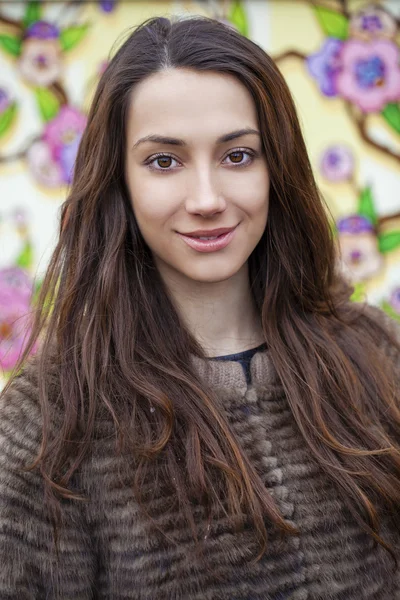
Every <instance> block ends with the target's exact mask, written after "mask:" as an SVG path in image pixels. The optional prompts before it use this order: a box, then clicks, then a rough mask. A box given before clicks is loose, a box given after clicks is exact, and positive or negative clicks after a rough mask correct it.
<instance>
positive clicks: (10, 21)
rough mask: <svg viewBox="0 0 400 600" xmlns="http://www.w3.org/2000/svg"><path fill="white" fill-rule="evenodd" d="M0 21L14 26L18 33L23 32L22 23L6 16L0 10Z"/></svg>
mask: <svg viewBox="0 0 400 600" xmlns="http://www.w3.org/2000/svg"><path fill="white" fill-rule="evenodd" d="M0 23H3V24H4V25H9V26H10V27H15V29H17V31H18V33H21V34H22V32H23V27H22V24H21V23H20V22H19V21H15V20H14V19H10V18H9V17H6V16H5V15H4V14H3V13H2V12H0Z"/></svg>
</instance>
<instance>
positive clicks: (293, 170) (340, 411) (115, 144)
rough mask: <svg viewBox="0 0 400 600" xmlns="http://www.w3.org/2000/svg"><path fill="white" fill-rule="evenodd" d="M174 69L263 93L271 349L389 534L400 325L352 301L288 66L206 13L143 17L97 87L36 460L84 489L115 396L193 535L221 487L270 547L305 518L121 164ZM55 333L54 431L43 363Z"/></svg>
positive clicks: (266, 321)
mask: <svg viewBox="0 0 400 600" xmlns="http://www.w3.org/2000/svg"><path fill="white" fill-rule="evenodd" d="M170 68H187V69H194V70H197V71H212V72H216V73H227V74H231V75H233V76H234V77H236V78H237V79H238V80H239V81H240V82H242V84H243V85H245V86H246V88H247V89H248V90H249V92H250V93H251V95H252V97H253V99H254V102H255V105H256V108H257V112H258V119H259V126H260V130H261V134H262V142H263V149H264V152H265V157H266V162H267V164H268V169H269V174H270V180H271V190H270V210H269V217H268V223H267V227H266V230H265V232H264V235H263V237H262V239H261V241H260V243H259V244H258V245H257V247H256V248H255V250H254V251H253V253H252V255H251V256H250V258H249V273H250V284H251V289H252V290H253V293H254V298H255V301H256V304H257V307H258V309H259V311H260V314H261V315H262V324H263V330H264V334H265V339H266V341H267V343H268V348H269V352H270V355H271V359H272V361H273V363H274V365H275V368H276V371H277V374H278V376H279V378H280V380H281V382H282V385H283V388H284V391H285V393H286V396H287V399H288V402H289V404H290V407H291V410H292V412H293V417H294V419H295V421H296V423H297V426H298V428H299V430H300V432H301V434H302V435H303V437H304V441H305V443H306V444H307V445H308V447H309V449H310V451H311V453H312V455H313V457H314V458H315V460H316V461H317V462H318V463H319V465H320V467H321V468H322V469H323V470H324V471H325V472H326V474H327V476H328V477H329V478H330V479H331V480H332V481H333V483H334V484H335V486H336V487H337V489H338V491H339V493H340V495H341V497H342V498H343V500H344V502H345V503H346V505H347V506H348V508H349V510H350V511H351V513H352V514H353V516H354V518H355V519H356V520H357V521H358V523H359V524H360V525H361V526H362V527H363V528H364V529H365V530H366V531H367V532H369V533H370V534H371V535H372V536H373V537H374V538H375V540H376V541H378V542H379V543H381V544H382V545H384V547H386V548H389V549H390V547H389V546H388V545H387V544H386V542H385V541H384V540H383V539H382V538H381V537H380V535H379V519H378V506H380V504H381V502H384V503H386V505H387V506H388V507H389V508H390V509H391V510H392V511H393V512H395V511H396V512H397V515H399V514H400V511H399V510H398V508H399V498H400V448H399V443H400V411H399V405H398V403H397V399H396V396H395V385H394V377H395V374H394V368H393V369H392V368H391V367H390V363H389V361H388V360H385V359H384V357H383V356H382V352H381V351H380V350H379V347H378V345H377V343H376V342H375V340H376V339H377V338H378V339H382V338H383V337H384V336H386V333H385V332H384V329H383V327H382V326H381V325H379V324H378V322H377V321H376V320H374V319H373V318H371V317H370V316H368V313H365V314H363V312H362V311H361V310H360V308H359V307H356V306H354V305H352V304H351V303H350V302H349V295H350V289H349V288H348V287H346V285H344V284H343V282H342V281H341V279H340V277H339V276H338V275H337V273H336V271H335V245H334V240H333V239H332V235H331V230H330V225H329V221H328V218H327V214H326V210H325V207H324V204H323V202H322V200H321V198H320V196H319V193H318V190H317V187H316V184H315V181H314V178H313V174H312V170H311V166H310V163H309V160H308V157H307V151H306V147H305V144H304V141H303V137H302V134H301V130H300V126H299V122H298V119H297V116H296V110H295V107H294V104H293V101H292V98H291V95H290V92H289V90H288V87H287V85H286V83H285V81H284V78H283V77H282V75H281V74H280V72H279V70H278V69H277V67H276V66H275V64H274V63H273V61H272V60H271V58H270V57H269V56H268V55H267V54H266V53H265V52H264V51H263V50H262V49H261V48H260V47H258V46H257V45H256V44H254V43H253V42H252V41H250V40H248V39H246V38H244V37H242V36H241V35H239V34H238V33H237V32H236V31H234V30H233V29H231V28H229V27H227V26H225V25H222V24H221V23H218V22H216V21H212V20H209V19H204V18H189V19H183V20H176V21H173V22H171V21H170V20H168V19H165V18H154V19H151V20H149V21H147V22H145V23H144V24H143V25H141V26H140V27H139V28H137V29H136V30H135V31H134V33H133V34H132V35H130V36H129V38H128V39H127V40H126V41H125V42H124V43H123V45H122V46H121V47H120V49H119V50H118V51H117V52H116V54H115V56H114V58H113V59H112V60H111V62H110V64H109V65H108V67H107V69H106V71H105V73H104V74H103V76H102V78H101V80H100V82H99V85H98V88H97V91H96V93H95V96H94V99H93V103H92V106H91V109H90V114H89V119H88V125H87V128H86V130H85V133H84V135H83V139H82V142H81V144H80V148H79V152H78V156H77V161H76V166H75V174H74V180H73V184H72V188H71V192H70V194H69V196H68V198H67V200H66V202H65V203H64V205H63V209H62V219H61V222H62V227H61V228H60V236H59V241H58V244H57V247H56V249H55V251H54V254H53V256H52V259H51V262H50V265H49V267H48V271H47V274H46V277H45V280H44V284H43V287H42V290H41V294H40V298H39V311H38V313H37V315H36V320H35V324H34V328H33V333H32V336H31V339H30V342H29V344H28V346H27V348H26V352H25V354H24V356H23V357H22V359H21V363H20V365H19V366H21V365H22V362H23V361H24V360H25V359H26V357H27V355H28V353H29V352H30V350H31V349H32V346H33V344H34V342H35V340H37V339H38V338H39V337H40V339H41V351H40V359H39V362H38V365H39V367H38V368H39V393H40V402H41V407H42V414H43V441H42V446H41V450H40V454H39V456H38V457H37V460H36V462H35V467H36V468H39V469H40V470H41V473H42V474H43V477H44V481H45V485H46V489H47V492H48V495H49V498H50V500H51V502H53V503H54V505H57V504H59V501H60V497H67V496H70V497H71V496H72V497H73V496H74V493H73V492H72V491H71V490H70V489H69V484H70V482H71V477H72V476H73V474H74V473H75V472H76V471H77V469H78V468H79V466H80V465H81V463H82V461H83V459H84V458H85V456H87V454H88V453H89V452H90V448H91V444H92V441H93V439H94V436H95V423H96V418H97V417H98V415H99V413H100V412H102V413H104V412H105V411H106V412H107V413H108V415H109V417H110V419H112V421H113V423H114V427H115V433H116V439H117V440H118V447H117V448H116V451H122V449H123V450H124V452H125V451H128V452H130V453H131V455H132V456H135V458H136V468H135V474H134V477H133V478H132V483H133V484H134V491H135V494H136V496H137V497H138V498H139V499H140V497H141V494H140V490H141V484H142V482H143V478H144V477H145V473H146V465H147V463H148V461H150V460H152V459H155V458H156V457H159V456H161V455H163V461H160V475H161V478H162V479H163V481H164V482H165V483H166V484H167V483H168V484H169V485H171V486H172V487H176V490H175V492H176V494H177V496H178V498H179V501H180V503H181V506H182V510H183V511H184V514H185V516H186V518H187V519H188V521H189V523H190V525H191V527H192V530H193V535H194V537H195V539H196V538H197V529H196V527H195V522H194V518H193V514H192V506H193V505H192V501H193V499H194V500H197V501H199V502H200V503H201V504H204V505H205V506H207V507H208V509H209V514H213V510H214V508H213V507H216V506H220V505H221V499H223V502H224V503H225V505H226V511H227V514H229V515H230V517H231V518H232V520H233V521H234V522H238V523H239V524H240V523H242V524H243V515H248V516H249V518H250V520H251V521H252V523H253V525H254V527H255V531H256V533H257V535H258V537H259V541H260V542H261V545H262V551H263V550H264V549H265V548H266V544H267V529H266V520H267V521H268V522H269V523H270V524H272V525H274V526H276V527H277V528H278V530H279V531H281V532H286V533H294V532H295V531H294V529H293V528H292V527H291V526H290V525H289V524H288V523H286V522H285V520H284V519H283V517H282V516H281V515H280V514H279V511H278V509H277V507H276V505H275V503H274V502H273V499H272V497H271V496H270V494H269V493H268V491H267V490H266V488H265V486H264V485H263V483H262V481H261V478H260V476H259V474H258V473H257V472H256V470H255V468H254V467H253V466H252V464H251V462H250V461H249V459H248V457H247V456H246V455H245V453H244V452H243V450H242V449H241V447H240V444H239V443H238V441H237V440H236V439H235V436H234V435H233V433H232V431H231V429H230V427H229V425H228V424H227V422H226V420H225V418H224V416H223V415H222V413H221V412H220V411H219V409H218V403H217V402H215V400H214V396H213V394H214V392H213V390H210V389H206V388H205V387H204V382H202V381H201V380H200V379H199V375H198V374H197V372H196V369H195V368H194V366H193V364H192V362H191V361H190V360H188V357H189V356H190V355H197V356H200V357H201V356H203V355H202V350H201V348H200V347H199V346H198V345H197V344H196V342H195V341H194V339H193V338H192V336H191V335H190V333H189V332H188V331H187V330H186V329H185V327H184V325H183V323H182V322H181V320H180V318H179V314H178V313H177V310H176V308H175V307H174V305H173V303H172V301H171V299H170V297H169V295H168V292H167V290H166V289H165V287H164V286H163V282H162V280H161V278H160V277H159V274H158V272H157V270H156V268H155V266H154V263H153V260H152V256H151V252H150V251H149V248H148V247H147V246H146V244H145V243H144V240H143V238H142V236H141V233H140V231H139V229H138V226H137V224H136V222H135V218H134V214H133V210H132V207H131V202H130V198H129V194H128V191H127V186H126V182H125V179H124V152H125V143H126V134H125V127H126V119H127V113H128V106H129V99H130V94H131V91H132V89H133V88H134V86H135V85H136V84H137V83H139V82H140V81H142V80H143V79H144V78H146V77H148V76H149V75H151V74H153V73H156V72H158V71H160V70H162V69H170ZM160 101H161V100H160ZM389 341H390V343H392V344H393V345H394V346H393V347H395V348H397V350H399V348H398V347H397V346H396V344H395V340H393V339H392V340H389ZM54 345H55V347H56V354H57V356H58V364H59V374H58V380H59V394H58V404H59V407H58V410H59V411H60V412H61V416H62V419H61V423H60V425H59V427H58V429H57V431H54V428H55V424H54V423H53V422H52V420H51V404H50V402H51V400H50V392H49V384H48V381H47V379H48V378H47V375H46V373H47V371H46V368H47V365H48V363H49V361H50V360H53V361H54V358H52V356H53V354H54ZM52 353H53V354H52ZM152 406H154V407H155V408H156V410H155V411H154V412H153V411H152ZM133 479H134V481H133ZM175 482H176V483H175ZM396 509H397V510H396Z"/></svg>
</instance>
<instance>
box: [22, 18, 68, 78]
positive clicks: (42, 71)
mask: <svg viewBox="0 0 400 600" xmlns="http://www.w3.org/2000/svg"><path fill="white" fill-rule="evenodd" d="M19 70H20V73H21V75H22V77H23V78H24V79H25V81H27V82H29V83H32V84H33V85H36V86H40V87H46V86H49V85H51V84H52V83H54V82H55V81H57V79H59V77H60V75H61V72H62V52H61V46H60V41H59V31H58V29H57V28H56V27H55V26H54V25H52V24H51V23H47V22H45V21H38V22H36V23H33V25H31V26H30V27H29V28H28V29H27V30H26V31H25V35H24V41H23V45H22V54H21V57H20V59H19Z"/></svg>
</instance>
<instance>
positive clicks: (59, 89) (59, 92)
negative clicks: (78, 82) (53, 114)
mask: <svg viewBox="0 0 400 600" xmlns="http://www.w3.org/2000/svg"><path fill="white" fill-rule="evenodd" d="M49 90H51V91H52V92H53V94H54V95H55V96H56V98H57V99H58V100H59V101H60V105H61V106H64V105H65V104H68V96H67V93H66V91H65V90H64V87H63V85H62V84H61V83H60V82H59V81H55V82H54V83H53V84H52V85H50V86H49Z"/></svg>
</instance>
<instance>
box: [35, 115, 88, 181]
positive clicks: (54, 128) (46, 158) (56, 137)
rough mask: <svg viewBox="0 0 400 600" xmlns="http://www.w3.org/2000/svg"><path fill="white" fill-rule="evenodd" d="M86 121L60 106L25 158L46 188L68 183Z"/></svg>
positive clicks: (83, 117)
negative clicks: (40, 137)
mask: <svg viewBox="0 0 400 600" xmlns="http://www.w3.org/2000/svg"><path fill="white" fill-rule="evenodd" d="M86 121H87V118H86V116H85V115H83V114H82V113H81V112H80V111H79V110H77V109H76V108H74V107H72V106H62V107H61V109H60V111H59V112H58V114H57V115H56V117H54V119H52V120H51V121H49V122H48V123H47V125H46V127H45V130H44V132H43V136H42V139H41V140H39V141H37V142H35V143H34V144H33V145H32V146H31V148H30V150H29V152H28V155H27V158H28V163H29V166H30V170H31V172H32V173H33V175H34V176H35V178H36V179H37V180H38V181H39V182H40V183H42V184H44V185H46V186H48V187H57V186H59V185H60V184H65V183H66V184H69V183H71V181H72V175H73V168H74V164H75V159H76V154H77V152H78V147H79V143H80V141H81V137H82V134H83V131H84V129H85V127H86Z"/></svg>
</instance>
